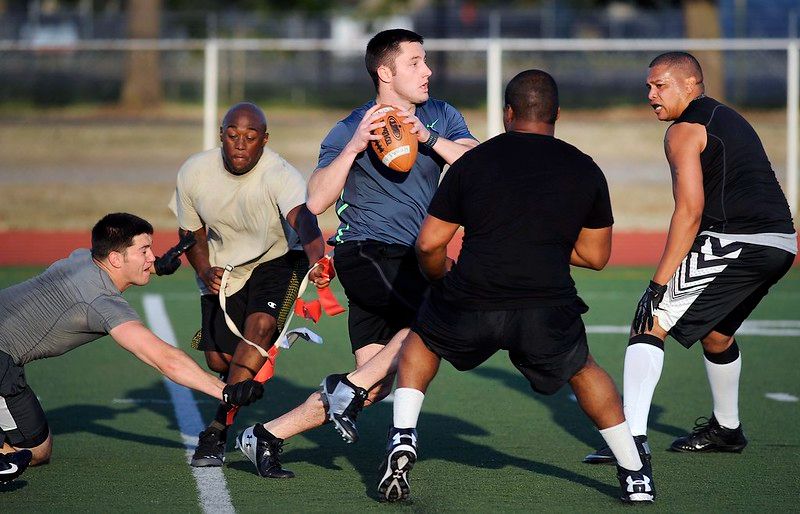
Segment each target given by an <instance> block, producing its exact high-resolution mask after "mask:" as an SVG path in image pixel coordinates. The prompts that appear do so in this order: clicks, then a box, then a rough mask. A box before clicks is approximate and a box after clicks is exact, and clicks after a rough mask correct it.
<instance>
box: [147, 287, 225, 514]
mask: <svg viewBox="0 0 800 514" xmlns="http://www.w3.org/2000/svg"><path fill="white" fill-rule="evenodd" d="M142 303H143V304H144V312H145V317H146V318H147V324H148V325H150V328H151V330H153V332H155V334H156V335H157V336H158V337H160V338H161V339H163V340H164V341H166V342H168V343H169V344H171V345H172V346H175V347H177V346H178V345H177V343H176V339H175V332H174V331H173V330H172V324H171V323H170V321H169V316H168V315H167V310H166V308H165V307H164V299H163V297H162V296H161V295H158V294H145V295H143V297H142ZM164 385H165V386H166V388H167V391H169V396H170V398H171V399H172V404H173V406H174V408H175V418H176V419H177V420H178V426H179V427H180V430H181V436H182V437H183V444H184V446H185V447H186V463H187V465H188V464H189V462H190V461H191V458H192V453H194V449H195V447H196V446H197V434H199V433H200V431H201V430H203V429H204V428H205V425H204V424H203V420H202V418H201V417H200V411H199V410H198V409H197V404H196V402H195V400H194V396H193V395H192V391H191V390H189V389H187V388H185V387H183V386H180V385H178V384H176V383H174V382H172V381H170V380H169V379H167V378H166V377H165V378H164ZM189 469H191V470H192V474H193V475H194V480H195V482H196V483H197V491H198V495H199V502H200V508H201V509H202V510H203V512H207V513H214V514H216V513H220V512H235V509H234V508H233V503H231V495H230V492H229V491H228V484H227V483H226V482H225V476H224V475H223V474H222V468H192V467H190V468H189Z"/></svg>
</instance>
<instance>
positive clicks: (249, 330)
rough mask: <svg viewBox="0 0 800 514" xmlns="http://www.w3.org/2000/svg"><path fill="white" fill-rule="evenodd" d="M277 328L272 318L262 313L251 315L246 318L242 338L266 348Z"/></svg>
mask: <svg viewBox="0 0 800 514" xmlns="http://www.w3.org/2000/svg"><path fill="white" fill-rule="evenodd" d="M277 326H278V324H277V322H276V321H275V318H273V317H272V316H269V315H267V314H263V313H258V314H253V315H250V316H249V317H248V318H247V324H246V326H245V331H244V336H245V337H246V338H247V339H248V340H250V341H252V342H254V343H256V344H257V345H259V346H261V347H263V348H266V347H267V346H268V345H269V343H270V342H271V340H272V336H273V335H274V334H275V330H276V329H277Z"/></svg>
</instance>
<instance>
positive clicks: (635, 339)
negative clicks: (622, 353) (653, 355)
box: [628, 334, 664, 351]
mask: <svg viewBox="0 0 800 514" xmlns="http://www.w3.org/2000/svg"><path fill="white" fill-rule="evenodd" d="M634 344H649V345H652V346H655V347H656V348H658V349H660V350H661V351H663V350H664V340H663V339H661V338H660V337H656V336H654V335H653V334H637V335H635V336H632V337H631V338H630V339H629V340H628V346H632V345H634Z"/></svg>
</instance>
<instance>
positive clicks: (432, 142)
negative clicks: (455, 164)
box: [422, 129, 439, 148]
mask: <svg viewBox="0 0 800 514" xmlns="http://www.w3.org/2000/svg"><path fill="white" fill-rule="evenodd" d="M428 131H429V132H430V133H431V135H430V136H428V139H427V140H426V141H423V142H422V146H427V147H428V148H433V145H435V144H436V141H438V140H439V133H438V132H436V131H435V130H432V129H428Z"/></svg>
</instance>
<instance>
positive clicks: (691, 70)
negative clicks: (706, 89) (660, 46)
mask: <svg viewBox="0 0 800 514" xmlns="http://www.w3.org/2000/svg"><path fill="white" fill-rule="evenodd" d="M662 64H663V65H666V66H669V67H671V68H681V69H682V70H683V71H684V72H685V73H687V74H688V75H690V76H694V77H695V78H696V79H697V83H698V84H702V83H703V68H701V67H700V62H699V61H698V60H697V59H695V57H694V55H692V54H690V53H688V52H667V53H663V54H661V55H659V56H658V57H656V58H655V59H653V60H652V61H650V66H648V68H652V67H654V66H661V65H662Z"/></svg>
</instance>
